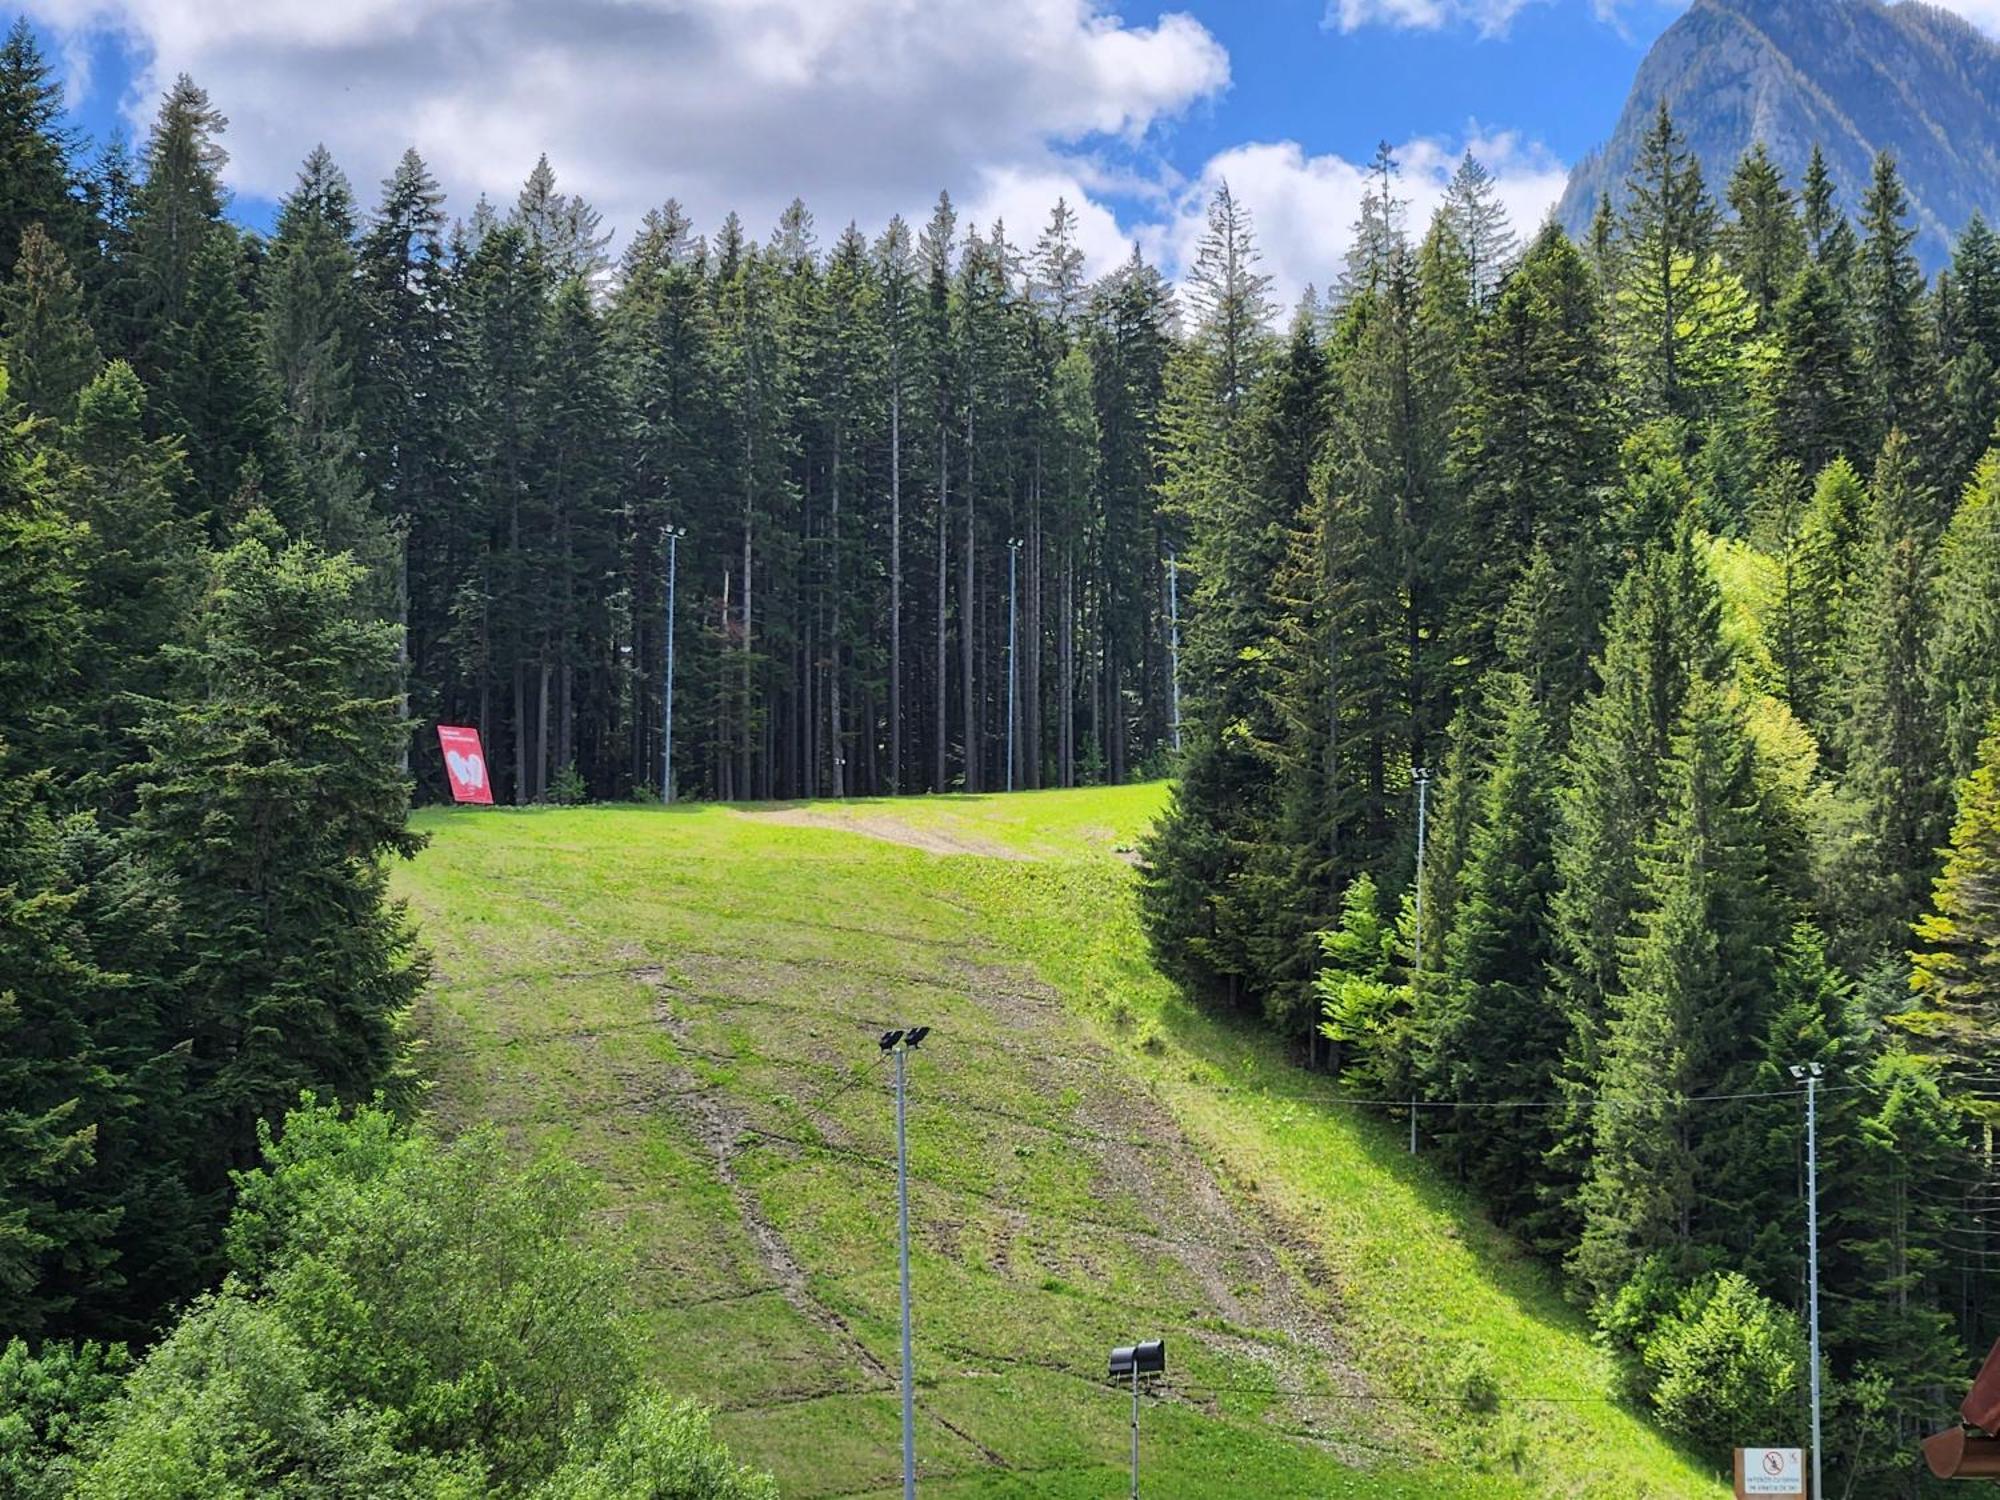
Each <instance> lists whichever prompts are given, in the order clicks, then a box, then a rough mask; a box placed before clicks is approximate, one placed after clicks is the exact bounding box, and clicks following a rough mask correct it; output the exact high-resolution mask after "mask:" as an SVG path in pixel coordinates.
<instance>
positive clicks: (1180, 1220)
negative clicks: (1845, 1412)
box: [397, 787, 1727, 1500]
mask: <svg viewBox="0 0 2000 1500" xmlns="http://www.w3.org/2000/svg"><path fill="white" fill-rule="evenodd" d="M1161 795H1162V793H1161V791H1160V789H1159V788H1157V787H1138V788H1122V789H1117V790H1112V791H1090V792H1054V793H1033V794H1023V795H1018V796H1013V797H1004V798H997V797H996V798H952V799H940V800H924V801H915V800H913V801H909V802H904V803H898V804H893V805H891V804H884V803H875V804H847V805H843V806H820V807H814V808H800V809H787V810H780V811H777V812H775V813H771V812H753V813H745V812H741V811H735V810H730V809H726V808H676V809H670V810H668V809H650V810H649V809H587V810H578V811H566V812H558V811H537V812H509V811H501V812H492V813H433V814H430V815H427V816H426V817H425V818H424V819H423V820H422V826H424V827H425V828H426V829H428V830H429V831H430V832H431V833H432V834H433V836H434V842H433V845H432V847H431V849H430V850H429V852H427V853H426V854H425V855H424V856H422V858H421V859H420V860H419V861H418V862H417V863H416V864H415V865H414V866H412V867H408V868H406V869H404V870H402V871H400V872H399V874H398V877H397V881H398V885H399V887H400V889H401V890H402V891H403V892H404V893H405V894H406V895H407V896H408V897H409V898H410V899H411V901H412V904H413V905H414V907H415V909H416V911H417V912H418V914H419V916H420V918H421V920H422V924H423V927H424V931H425V936H426V939H427V941H428V942H429V943H430V945H431V946H432V948H433V949H434V951H435V952H436V954H437V958H438V977H437V982H436V984H435V986H434V988H433V992H432V996H431V998H430V1001H429V1002H428V1006H427V1012H426V1018H425V1020H426V1031H427V1034H428V1035H429V1036H430V1038H431V1040H432V1045H433V1048H434V1053H433V1062H434V1066H435V1069H436V1072H437V1074H438V1077H439V1080H440V1088H439V1093H438V1100H437V1104H438V1108H439V1110H440V1112H441V1113H442V1114H443V1115H444V1116H445V1117H446V1118H447V1119H471V1118H480V1117H485V1118H493V1119H497V1120H500V1121H502V1122H504V1123H505V1124H506V1125H507V1126H508V1127H509V1128H510V1129H511V1130H513V1131H515V1132H517V1134H518V1135H519V1137H520V1138H521V1139H522V1141H523V1143H524V1144H526V1143H529V1142H533V1143H538V1144H553V1145H556V1146H559V1147H560V1148H562V1149H566V1150H569V1151H571V1152H573V1153H575V1154H577V1155H579V1156H581V1157H583V1158H584V1159H586V1160H588V1161H590V1162H592V1163H593V1164H594V1165H596V1166H597V1167H598V1168H599V1169H600V1170H601V1171H602V1172H603V1173H604V1174H605V1176H606V1177H607V1179H608V1180H609V1181H610V1182H611V1183H612V1185H613V1192H614V1197H615V1202H614V1205H613V1209H612V1212H613V1213H614V1214H615V1215H616V1216H617V1217H618V1219H619V1220H620V1222H622V1223H623V1224H624V1225H625V1226H626V1227H627V1229H628V1231H629V1238H630V1241H631V1244H632V1245H633V1247H634V1253H635V1254H636V1255H637V1256H638V1258H639V1261H640V1265H641V1267H642V1276H643V1284H644V1288H645V1294H646V1298H647V1304H648V1308H649V1317H650V1318H651V1320H652V1325H653V1327H652V1332H653V1334H654V1335H655V1340H656V1347H657V1349H658V1359H659V1366H660V1368H661V1370H662V1372H663V1373H664V1374H665V1375H666V1376H667V1377H668V1378H669V1379H671V1380H672V1381H673V1382H674V1383H675V1384H676V1385H678V1386H681V1387H683V1388H685V1389H687V1390H688V1391H690V1392H692V1393H696V1394H699V1395H701V1396H702V1397H704V1398H705V1399H707V1400H709V1401H712V1402H714V1403H716V1404H717V1405H718V1406H720V1407H721V1408H722V1409H723V1412H724V1415H723V1417H722V1419H721V1422H720V1425H721V1427H722V1430H723V1432H724V1433H725V1435H726V1436H727V1437H728V1438H729V1439H730V1441H731V1442H732V1444H733V1445H734V1446H735V1448H736V1449H737V1451H738V1452H739V1454H740V1455H741V1456H742V1457H743V1458H744V1459H746V1460H747V1461H750V1462H754V1463H757V1464H760V1465H764V1466H768V1467H769V1468H771V1469H772V1470H774V1471H775V1472H776V1473H777V1474H778V1475H779V1477H780V1479H781V1480H782V1481H783V1484H784V1489H785V1492H786V1493H787V1494H788V1495H796V1496H821V1497H831V1496H862V1495H868V1496H875V1495H882V1496H888V1495H890V1494H892V1493H893V1492H894V1487H895V1476H896V1473H897V1439H896V1427H897V1398H896V1394H895V1381H894V1367H895V1361H896V1357H897V1356H896V1323H895V1313H896V1296H895V1256H894V1249H893V1245H894V1240H893V1230H894V1195H893V1173H892V1172H891V1171H890V1170H889V1169H888V1168H889V1160H888V1159H889V1155H890V1153H891V1151H892V1149H893V1133H892V1116H891V1111H890V1106H889V1099H888V1094H887V1091H886V1088H885V1083H886V1075H885V1072H884V1071H883V1069H882V1068H881V1067H880V1066H879V1063H878V1061H877V1059H876V1058H875V1052H876V1049H875V1046H874V1037H875V1035H876V1033H877V1032H878V1031H879V1030H880V1029H882V1028H884V1027H886V1026H889V1025H892V1024H900V1023H903V1022H906V1021H907V1022H914V1021H927V1022H929V1023H931V1024H933V1025H934V1026H936V1027H937V1028H938V1035H937V1036H936V1038H935V1039H934V1041H933V1042H932V1043H930V1044H929V1045H928V1046H927V1047H926V1049H925V1051H924V1053H923V1054H922V1055H921V1056H920V1058H919V1059H918V1060H917V1061H916V1062H915V1064H914V1065H913V1070H912V1087H911V1109H912V1119H913V1128H912V1171H913V1175H914V1177H915V1179H916V1182H915V1186H914V1188H913V1193H912V1199H913V1201H912V1218H913V1231H914V1237H915V1240H916V1260H915V1287H916V1297H917V1305H918V1351H917V1370H918V1386H919V1401H920V1408H921V1414H920V1417H919V1433H918V1443H919V1454H920V1459H921V1461H922V1465H923V1472H924V1474H925V1476H926V1478H925V1490H924V1492H925V1493H926V1494H928V1495H933V1496H998V1495H1009V1496H1014V1495H1034V1496H1050V1497H1054V1496H1065V1497H1067V1496H1076V1497H1082V1496H1100V1495H1103V1494H1107V1493H1112V1492H1115V1491H1117V1490H1118V1487H1119V1479H1118V1476H1119V1475H1120V1474H1121V1473H1122V1468H1123V1464H1124V1462H1125V1453H1126V1448H1125V1444H1126V1442H1127V1430H1126V1425H1125V1424H1126V1421H1127V1417H1128V1412H1129V1408H1128V1405H1127V1403H1126V1402H1125V1401H1122V1400H1121V1399H1120V1398H1119V1397H1118V1395H1117V1394H1115V1393H1114V1392H1111V1391H1109V1390H1107V1389H1105V1387H1104V1386H1103V1384H1102V1382H1101V1379H1100V1372H1101V1370H1102V1359H1103V1355H1104V1351H1105V1349H1106V1348H1107V1347H1108V1346H1109V1345H1110V1344H1112V1343H1114V1342H1122V1341H1125V1340H1129V1339H1131V1338H1134V1337H1148V1336H1152V1335H1155V1334H1164V1335H1166V1337H1167V1338H1168V1340H1169V1350H1170V1354H1171V1356H1172V1359H1173V1366H1174V1373H1173V1383H1174V1387H1175V1390H1176V1394H1175V1395H1174V1396H1172V1397H1171V1398H1170V1399H1166V1400H1163V1401H1159V1402H1157V1403H1150V1402H1149V1405H1148V1409H1147V1412H1146V1415H1145V1419H1144V1420H1145V1443H1146V1455H1145V1466H1146V1471H1147V1474H1148V1476H1149V1489H1150V1490H1151V1491H1152V1492H1154V1493H1160V1494H1170V1495H1174V1496H1177V1497H1196V1496H1217V1497H1221V1496H1242V1495H1271V1496H1292V1495H1314V1496H1342V1497H1355V1500H1405V1497H1407V1500H1418V1497H1433V1496H1435V1497H1525V1496H1530V1495H1550V1496H1555V1495H1561V1496H1566V1497H1567V1496H1580V1495H1601V1496H1607V1497H1608V1496H1613V1495H1615V1496H1619V1497H1622V1500H1631V1497H1640V1496H1652V1497H1667V1496H1675V1497H1678V1496H1689V1497H1694V1496H1703V1497H1707V1496H1720V1495H1722V1494H1725V1493H1727V1490H1726V1486H1721V1485H1718V1484H1715V1483H1713V1482H1711V1481H1709V1480H1707V1479H1706V1478H1704V1477H1703V1476H1702V1475H1700V1474H1699V1473H1698V1472H1697V1471H1696V1470H1695V1469H1694V1468H1692V1467H1691V1466H1689V1465H1688V1464H1687V1463H1686V1462H1685V1461H1684V1460H1683V1459H1682V1458H1681V1457H1680V1456H1679V1455H1677V1454H1676V1453H1675V1452H1673V1451H1672V1450H1671V1449H1669V1448H1668V1447H1667V1446H1666V1445H1665V1444H1663V1443H1662V1442H1661V1441H1660V1440H1659V1439H1658V1438H1657V1437H1656V1436H1655V1435H1654V1434H1653V1433H1652V1431H1651V1430H1650V1429H1649V1428H1648V1427H1647V1426H1646V1425H1645V1424H1644V1423H1642V1422H1640V1421H1638V1420H1636V1419H1634V1418H1633V1417H1631V1416H1629V1415H1628V1414H1626V1413H1625V1412H1624V1411H1623V1410H1621V1409H1620V1408H1619V1407H1617V1406H1616V1405H1614V1404H1612V1403H1610V1402H1609V1401H1607V1400H1605V1399H1604V1396H1605V1392H1606V1389H1607V1378H1608V1376H1607V1371H1606V1369H1605V1366H1604V1363H1603V1361H1602V1359H1601V1358H1600V1357H1599V1355H1598V1354H1597V1353H1596V1352H1595V1351H1594V1350H1593V1348H1592V1346H1591V1344H1590V1341H1589V1339H1588V1337H1587V1336H1586V1333H1585V1331H1584V1329H1583V1328H1582V1326H1581V1325H1580V1324H1579V1322H1578V1321H1577V1319H1576V1318H1575V1317H1574V1315H1573V1314H1571V1313H1570V1312H1569V1311H1568V1310H1567V1309H1566V1308H1565V1307H1564V1306H1563V1305H1562V1303H1561V1301H1560V1299H1559V1298H1558V1297H1557V1296H1556V1295H1555V1294H1554V1292H1553V1291H1552V1289H1551V1288H1550V1286H1549V1285H1548V1283H1547V1280H1546V1278H1545V1277H1544V1276H1543V1275H1542V1273H1540V1272H1539V1271H1538V1270H1536V1269H1535V1268H1534V1267H1532V1266H1530V1265H1527V1264H1525V1263H1523V1262H1521V1261H1520V1260H1519V1259H1518V1258H1517V1257H1516V1256H1515V1255H1514V1254H1513V1253H1512V1251H1511V1249H1510V1247H1509V1246H1508V1244H1507V1243H1506V1241H1505V1239H1504V1238H1503V1237H1502V1236H1499V1235H1497V1234H1495V1233H1492V1232H1491V1231H1489V1230H1487V1229H1486V1228H1485V1227H1484V1226H1483V1225H1482V1224H1481V1222H1480V1221H1479V1220H1478V1219H1477V1217H1476V1215H1474V1214H1473V1213H1471V1212H1470V1211H1469V1209H1468V1206H1467V1205H1466V1203H1465V1202H1464V1201H1463V1200H1462V1199H1461V1198H1460V1197H1459V1195H1458V1194H1456V1193H1455V1192H1454V1191H1453V1190H1451V1189H1450V1188H1448V1187H1447V1186H1444V1185H1442V1184H1440V1183H1439V1182H1438V1181H1436V1180H1435V1179H1433V1178H1432V1177H1431V1175H1430V1174H1429V1173H1428V1171H1427V1170H1426V1169H1425V1168H1424V1167H1423V1165H1422V1164H1421V1163H1417V1164H1412V1163H1411V1161H1410V1159H1409V1158H1408V1157H1407V1156H1406V1155H1404V1154H1403V1152H1402V1151H1401V1150H1400V1148H1399V1139H1398V1132H1397V1130H1396V1128H1395V1127H1394V1126H1393V1125H1392V1124H1385V1123H1382V1122H1379V1121H1374V1120H1371V1119H1369V1118H1367V1117H1366V1115H1365V1112H1363V1111H1358V1110H1356V1109H1353V1108H1351V1107H1348V1106H1345V1105H1343V1104H1342V1103H1341V1102H1340V1100H1339V1099H1338V1097H1337V1096H1336V1095H1335V1094H1334V1092H1333V1091H1332V1090H1331V1089H1330V1088H1329V1087H1328V1085H1327V1084H1326V1083H1325V1082H1324V1081H1323V1080H1319V1079H1315V1078H1309V1077H1306V1076H1304V1075H1302V1074H1300V1073H1299V1072H1297V1071H1296V1070H1294V1069H1291V1068H1289V1067H1287V1066H1286V1065H1285V1064H1284V1062H1283V1060H1282V1059H1281V1058H1280V1056H1279V1055H1278V1054H1277V1052H1276V1051H1275V1050H1274V1049H1273V1048H1272V1047H1271V1046H1269V1045H1268V1043H1266V1042H1265V1041H1264V1040H1263V1039H1262V1038H1260V1037H1259V1036H1257V1035H1255V1034H1254V1033H1253V1032H1252V1031H1250V1030H1248V1029H1246V1028H1240V1027H1234V1026H1230V1025H1227V1024H1224V1023H1221V1022H1218V1021H1215V1020H1213V1019H1211V1018H1207V1017H1205V1016H1203V1015H1201V1014H1199V1013H1197V1012H1195V1011H1194V1010H1193V1009H1192V1008H1190V1007H1189V1006H1187V1005H1186V1004H1184V1003H1183V1002H1181V1001H1180V1000H1179V999H1178V998H1177V997H1176V996H1174V995H1173V994H1172V992H1171V991H1170V989H1169V988H1168V987H1167V986H1166V985H1165V984H1164V983H1163V982H1162V981H1161V980H1160V979H1159V977H1158V976H1157V975H1156V974H1154V973H1153V972H1152V970H1151V968H1150V967H1149V965H1148V964H1147V962H1146V960H1145V955H1144V946H1143V943H1142V941H1141V939H1140V936H1139V934H1138V931H1137V928H1136V925H1135V922H1134V920H1133V915H1132V910H1131V901H1130V871H1129V869H1128V867H1127V865H1126V864H1125V863H1124V862H1123V861H1122V860H1121V859H1120V858H1119V857H1118V854H1117V850H1118V849H1119V848H1120V847H1121V846H1123V845H1126V844H1129V842H1130V841H1131V840H1132V838H1133V837H1135V835H1136V833H1137V831H1138V830H1139V829H1140V828H1141V827H1142V826H1143V825H1144V823H1145V822H1146V820H1147V819H1148V818H1149V817H1151V816H1152V814H1153V813H1154V811H1155V810H1156V809H1157V807H1158V805H1159V800H1160V797H1161ZM843 824H849V825H854V826H855V827H858V828H861V829H865V830H866V834H867V835H871V836H864V834H863V833H861V832H856V831H851V830H850V829H847V828H843V827H842V826H841V825H843ZM829 825H830V826H829ZM891 839H900V840H910V841H914V842H915V843H917V844H920V845H922V846H924V847H909V846H908V845H907V844H905V843H899V842H892V841H890V840H891ZM940 850H966V851H976V852H970V853H940V852H937V851H940ZM1007 856H1011V857H1007ZM1480 1366H1484V1367H1486V1368H1489V1369H1490V1370H1491V1371H1492V1372H1493V1373H1494V1374H1496V1375H1497V1377H1498V1380H1499V1384H1500V1387H1501V1389H1502V1391H1503V1393H1504V1398H1503V1400H1502V1402H1501V1404H1500V1407H1499V1410H1498V1411H1497V1412H1492V1413H1488V1414H1483V1415H1482V1414H1479V1413H1475V1412H1473V1411H1470V1410H1467V1409H1466V1408H1465V1405H1464V1403H1463V1401H1462V1399H1461V1397H1462V1393H1463V1391H1464V1389H1465V1385H1466V1382H1465V1378H1464V1371H1465V1370H1466V1369H1468V1368H1477V1367H1480Z"/></svg>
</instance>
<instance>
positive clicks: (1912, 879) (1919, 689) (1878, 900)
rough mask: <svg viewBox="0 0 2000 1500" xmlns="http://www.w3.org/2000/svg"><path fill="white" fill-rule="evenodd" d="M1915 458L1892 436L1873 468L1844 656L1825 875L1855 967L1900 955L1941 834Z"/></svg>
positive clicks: (1933, 549)
mask: <svg viewBox="0 0 2000 1500" xmlns="http://www.w3.org/2000/svg"><path fill="white" fill-rule="evenodd" d="M1914 469H1915V464H1914V456H1913V455H1912V454H1911V453H1910V451H1909V449H1908V446H1907V445H1906V444H1905V443H1904V441H1903V439H1902V437H1901V435H1900V434H1891V436H1890V439H1889V441H1888V442H1887V443H1886V444H1885V445H1884V446H1883V449H1882V457H1881V459H1880V461H1879V462H1878V463H1877V465H1876V470H1875V483H1874V487H1873V491H1872V495H1871V502H1872V505H1871V509H1872V520H1873V526H1872V532H1873V534H1872V536H1871V537H1870V538H1869V540H1868V543H1867V548H1866V551H1865V552H1864V554H1863V562H1862V566H1861V570H1860V572H1861V581H1860V582H1859V583H1858V584H1857V590H1856V607H1855V608H1854V609H1853V610H1852V611H1850V613H1849V619H1848V622H1847V624H1848V635H1847V640H1846V643H1845V646H1844V648H1843V656H1844V665H1845V668H1846V670H1845V674H1844V684H1843V686H1844V693H1843V699H1844V710H1845V712H1844V722H1843V724H1842V728H1841V733H1840V738H1839V749H1840V752H1841V758H1842V761H1843V763H1844V776H1843V780H1842V794H1843V799H1844V802H1845V804H1846V806H1847V808H1848V809H1849V811H1850V815H1851V817H1852V818H1853V819H1854V824H1853V827H1854V830H1855V833H1856V835H1857V838H1856V841H1855V842H1854V843H1853V845H1852V846H1851V849H1852V854H1851V863H1850V862H1848V860H1846V859H1843V860H1841V861H1838V862H1836V863H1835V864H1834V865H1833V866H1832V867H1831V868H1830V870H1829V872H1828V880H1829V883H1830V885H1831V886H1832V887H1833V890H1832V891H1831V892H1830V893H1829V899H1830V900H1833V901H1834V902H1835V903H1836V905H1835V907H1834V909H1835V910H1837V911H1839V912H1840V913H1841V914H1842V916H1843V918H1844V920H1843V921H1842V923H1841V931H1840V937H1841V939H1842V941H1843V949H1842V953H1843V957H1845V958H1846V959H1847V960H1848V961H1849V963H1850V964H1852V965H1856V966H1858V965H1860V964H1862V963H1865V962H1866V961H1867V960H1868V959H1869V958H1872V957H1874V956H1876V955H1878V954H1882V953H1892V952H1895V951H1897V950H1898V949H1900V948H1901V947H1902V945H1903V935H1904V934H1905V933H1907V932H1908V931H1909V927H1910V923H1912V922H1913V921H1915V920H1916V918H1917V915H1918V912H1919V909H1920V907H1921V904H1922V899H1923V895H1924V892H1925V891H1926V890H1928V888H1929V886H1930V881H1931V877H1932V876H1933V875H1934V874H1935V872H1936V868H1937V866H1936V855H1935V853H1934V851H1935V850H1936V849H1937V848H1938V846H1939V845H1941V844H1942V843H1943V842H1944V835H1945V833H1946V831H1947V829H1948V825H1949V813H1948V787H1949V780H1948V776H1947V774H1946V771H1945V767H1944V764H1943V761H1944V744H1943V740H1942V734H1941V726H1940V725H1939V723H1938V722H1937V719H1936V716H1935V714H1934V713H1933V711H1932V706H1931V703H1930V701H1929V698H1928V695H1927V694H1926V692H1925V675H1924V666H1925V654H1926V647H1927V643H1928V642H1929V640H1930V637H1931V635H1932V632H1933V629H1934V622H1935V618H1936V597H1935V587H1936V585H1935V575H1936V553H1937V537H1936V532H1935V530H1934V529H1933V525H1932V521H1931V512H1932V509H1933V507H1932V504H1931V501H1930V499H1929V497H1928V496H1927V495H1926V494H1925V493H1924V492H1923V490H1922V487H1921V485H1920V484H1919V482H1918V480H1917V478H1916V475H1915V472H1914Z"/></svg>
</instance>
